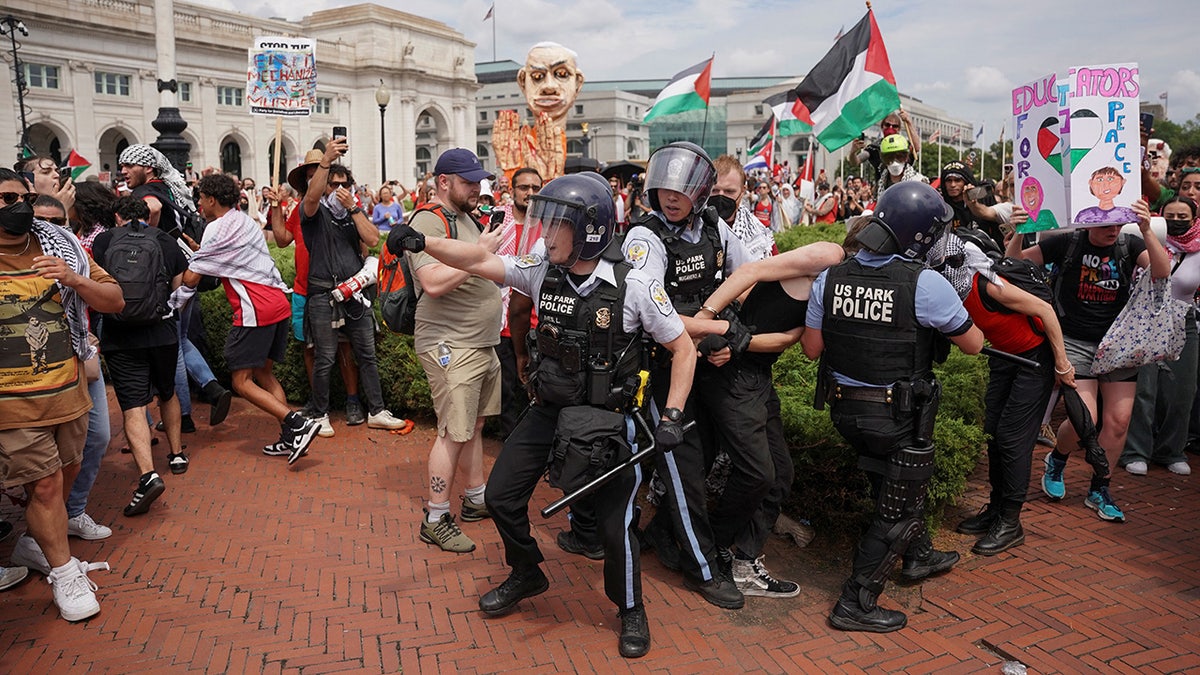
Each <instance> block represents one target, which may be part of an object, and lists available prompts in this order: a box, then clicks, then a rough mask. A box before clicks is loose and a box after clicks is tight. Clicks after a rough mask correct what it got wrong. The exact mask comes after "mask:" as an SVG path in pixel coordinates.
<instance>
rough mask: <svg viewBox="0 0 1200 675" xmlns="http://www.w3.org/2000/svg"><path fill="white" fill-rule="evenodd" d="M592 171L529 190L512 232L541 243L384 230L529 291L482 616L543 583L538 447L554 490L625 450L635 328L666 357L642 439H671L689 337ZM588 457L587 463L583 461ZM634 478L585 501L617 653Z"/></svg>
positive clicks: (633, 582) (626, 604)
mask: <svg viewBox="0 0 1200 675" xmlns="http://www.w3.org/2000/svg"><path fill="white" fill-rule="evenodd" d="M594 175H595V174H587V173H584V174H576V175H568V176H563V177H561V178H556V179H555V180H553V181H551V182H550V183H548V184H547V185H546V187H544V188H542V190H541V191H540V192H538V193H537V194H534V195H532V196H530V198H529V202H530V205H529V224H530V226H531V227H530V228H529V229H527V230H526V232H527V233H534V232H537V231H540V232H542V233H543V234H544V242H545V243H544V245H543V246H540V247H537V248H535V249H533V250H535V252H534V253H529V254H526V255H523V256H515V255H508V256H497V255H495V254H493V253H490V252H489V251H488V250H487V249H486V248H484V247H483V246H480V245H478V244H474V243H471V242H466V241H456V240H453V239H449V238H440V237H439V238H434V237H429V238H426V237H425V236H424V235H422V234H421V233H419V232H417V231H415V230H412V229H410V228H407V227H403V228H400V229H399V230H398V231H396V232H395V233H394V234H393V235H392V236H390V237H389V238H388V245H389V247H391V248H392V250H393V251H399V250H401V249H403V250H408V251H414V252H419V251H422V250H423V251H424V252H425V253H426V254H428V255H430V256H432V257H434V258H436V259H438V260H440V261H442V262H443V263H444V264H446V265H448V266H450V267H453V268H456V269H461V270H464V271H466V272H470V273H471V274H473V275H479V276H481V277H483V278H485V279H489V280H491V281H494V282H495V283H497V284H505V285H508V286H511V287H512V288H513V289H515V290H517V291H519V292H520V293H523V294H527V295H529V296H530V297H532V298H533V299H534V302H535V303H536V306H537V308H538V319H539V323H538V328H537V338H536V345H537V348H536V357H535V362H534V363H535V365H534V374H533V376H532V383H533V384H532V389H533V392H534V394H535V403H534V405H533V406H532V407H531V408H530V409H529V411H528V412H527V413H526V414H525V416H524V417H523V418H522V419H521V421H520V422H519V423H518V424H517V427H516V428H515V429H514V430H513V432H512V433H511V434H510V435H509V436H508V438H507V439H506V440H505V442H504V449H503V450H502V451H501V453H500V456H499V457H498V458H497V460H496V465H495V466H494V467H493V468H492V475H491V480H490V481H489V482H488V487H487V504H488V508H489V510H490V511H491V513H492V519H493V521H494V522H495V524H496V529H497V530H498V531H499V532H500V537H501V539H502V540H503V542H504V551H505V560H506V562H507V563H508V565H509V566H510V567H511V568H512V572H511V573H510V574H509V577H508V578H507V579H506V580H505V581H504V582H503V583H501V584H500V585H499V586H498V587H497V588H495V589H493V590H491V591H489V592H488V593H486V594H484V596H483V597H482V598H480V600H479V608H480V610H482V611H483V612H484V613H485V614H487V615H488V616H498V615H501V614H504V613H506V612H508V611H509V610H511V609H512V608H513V607H515V606H516V605H517V603H518V602H520V601H521V600H523V599H525V598H529V597H533V596H535V595H539V594H541V593H543V592H545V591H546V590H547V588H549V585H550V584H549V581H548V580H547V579H546V575H545V574H544V573H543V572H542V570H541V568H540V565H541V563H542V561H543V560H544V558H543V556H542V552H541V550H540V549H539V548H538V545H537V542H536V541H535V540H534V538H533V537H532V536H531V534H530V524H529V513H528V505H529V500H530V497H531V496H532V495H533V491H534V488H535V487H536V486H537V484H538V482H539V480H540V479H541V477H542V475H543V473H545V471H546V458H547V455H548V454H551V455H552V457H553V460H552V462H553V463H552V465H551V469H550V473H551V478H552V480H553V481H555V482H558V483H559V487H561V488H562V489H563V490H564V491H573V490H575V489H577V488H578V487H580V486H581V485H582V484H583V483H586V482H587V481H588V480H590V478H592V477H594V476H595V475H599V474H600V473H602V472H603V471H605V470H607V469H608V468H609V467H611V466H615V465H617V464H618V463H620V462H621V461H623V460H625V459H626V458H628V457H630V456H632V453H633V445H632V444H633V438H632V433H631V431H632V429H633V421H632V420H631V419H630V418H629V414H630V412H631V411H630V407H631V405H632V404H633V397H634V393H635V392H636V390H637V388H638V383H639V381H640V378H639V375H638V371H639V369H640V367H641V361H642V357H641V351H642V349H643V343H642V340H641V336H642V334H643V333H645V334H646V335H647V336H648V337H649V338H650V339H651V340H653V341H655V342H657V343H658V344H660V345H662V346H664V347H665V349H666V350H667V351H668V352H669V353H670V359H671V361H672V364H673V366H674V368H673V369H672V370H671V371H669V377H668V381H667V382H666V383H663V388H664V389H665V390H666V391H667V395H666V399H665V402H666V405H667V407H666V408H664V409H663V411H662V413H661V415H660V416H659V417H660V418H661V419H660V421H659V422H658V428H657V430H656V431H655V434H654V438H655V444H656V447H657V449H658V450H659V451H660V452H661V453H662V454H666V455H672V454H673V451H674V450H675V449H676V448H677V447H678V446H679V444H680V442H681V441H682V439H683V426H682V423H683V420H682V418H681V417H682V413H681V412H680V410H681V409H682V408H683V407H684V403H685V401H686V400H687V396H688V391H689V388H690V386H691V380H692V371H693V369H694V368H695V364H696V350H695V347H694V346H693V345H692V341H691V339H690V338H689V337H688V334H687V332H686V331H685V330H684V327H683V322H682V321H681V320H680V319H679V317H678V315H676V313H675V310H674V308H673V307H672V306H671V303H670V300H669V299H668V298H667V294H666V291H665V289H664V288H663V284H662V281H661V280H660V279H658V278H657V277H655V276H654V275H652V274H650V273H649V272H647V271H645V270H637V269H634V268H633V267H632V266H631V265H629V264H628V263H626V262H624V260H623V257H622V255H621V252H620V249H619V248H617V247H616V246H615V245H614V244H613V241H614V240H613V236H614V233H615V230H616V219H615V217H614V208H613V200H612V193H611V192H610V188H609V187H608V185H607V184H606V183H605V182H604V181H603V179H600V180H597V179H595V178H593V176H594ZM523 250H529V246H527V247H523ZM543 250H544V253H543V252H541V251H543ZM597 449H600V450H597ZM551 450H553V452H552V453H551ZM597 452H599V453H600V454H597ZM597 457H598V458H601V459H600V461H598V462H592V461H591V460H592V458H597ZM556 465H557V466H556ZM577 465H578V466H580V467H581V469H582V470H579V471H577V470H576V468H577ZM555 476H557V478H555ZM573 478H578V480H572V479H573ZM641 478H642V473H641V468H640V467H638V466H633V467H631V468H630V469H629V470H628V471H626V472H624V473H621V474H619V475H618V476H617V478H615V479H614V480H612V481H611V482H608V483H606V484H604V485H603V486H602V487H601V488H599V490H598V491H597V492H595V493H593V495H590V496H588V497H586V498H585V499H586V502H587V504H588V507H589V511H590V512H591V513H592V515H594V516H595V519H596V526H597V533H598V540H599V541H600V542H601V543H602V544H603V548H604V589H605V594H606V595H607V596H608V598H609V599H610V600H611V601H612V602H613V603H614V604H616V605H617V608H618V609H619V611H620V619H621V635H620V639H619V642H618V649H619V652H620V654H621V656H624V657H627V658H637V657H640V656H643V655H645V654H646V652H647V651H648V650H649V648H650V628H649V625H648V623H647V620H646V611H645V608H644V605H643V602H642V593H641V565H640V552H639V547H638V539H637V537H636V526H637V514H638V508H637V506H636V505H635V502H636V495H637V489H638V486H639V485H640V483H641Z"/></svg>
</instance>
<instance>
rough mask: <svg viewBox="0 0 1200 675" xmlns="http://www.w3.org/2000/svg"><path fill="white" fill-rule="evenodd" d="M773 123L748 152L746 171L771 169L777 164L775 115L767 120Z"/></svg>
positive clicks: (744, 167)
mask: <svg viewBox="0 0 1200 675" xmlns="http://www.w3.org/2000/svg"><path fill="white" fill-rule="evenodd" d="M767 123H768V124H770V125H771V127H770V129H768V130H767V133H766V134H764V135H763V137H762V138H761V139H760V140H759V142H758V144H757V145H754V146H752V147H751V148H750V150H749V151H748V152H747V153H746V163H745V164H744V165H743V166H742V168H743V169H745V170H746V171H752V170H754V169H767V170H768V171H769V170H771V168H773V167H774V166H775V117H774V116H772V117H771V119H769V120H767Z"/></svg>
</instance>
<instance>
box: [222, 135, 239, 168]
mask: <svg viewBox="0 0 1200 675" xmlns="http://www.w3.org/2000/svg"><path fill="white" fill-rule="evenodd" d="M221 172H222V173H231V174H234V175H235V176H241V175H242V144H241V143H239V142H238V140H237V139H236V138H234V137H233V136H226V137H225V138H224V140H222V141H221Z"/></svg>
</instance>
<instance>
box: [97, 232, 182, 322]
mask: <svg viewBox="0 0 1200 675" xmlns="http://www.w3.org/2000/svg"><path fill="white" fill-rule="evenodd" d="M112 233H113V235H112V239H111V240H109V242H108V249H107V250H106V251H105V252H104V262H103V266H104V269H105V270H107V271H108V273H109V274H110V275H112V278H113V279H116V280H117V283H119V284H120V285H121V293H122V295H124V296H125V308H124V309H122V310H121V311H120V312H118V313H116V314H110V315H109V316H111V317H112V318H114V319H116V320H117V321H121V322H123V323H127V324H133V325H149V324H154V323H158V322H159V321H162V319H163V317H165V316H167V315H168V314H170V312H171V307H170V304H169V301H170V299H171V277H170V275H168V274H167V266H166V259H165V258H164V256H163V251H162V247H161V246H159V243H158V238H157V237H155V236H154V233H153V231H150V230H149V228H148V227H147V226H145V225H144V224H141V223H138V224H136V225H135V224H132V223H131V224H130V225H129V226H127V227H119V228H116V229H114V230H113V231H112Z"/></svg>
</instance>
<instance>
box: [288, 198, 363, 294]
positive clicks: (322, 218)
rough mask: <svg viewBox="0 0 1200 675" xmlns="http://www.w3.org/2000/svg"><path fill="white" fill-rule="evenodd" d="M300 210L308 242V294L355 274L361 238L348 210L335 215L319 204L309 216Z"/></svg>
mask: <svg viewBox="0 0 1200 675" xmlns="http://www.w3.org/2000/svg"><path fill="white" fill-rule="evenodd" d="M297 208H299V209H301V211H300V231H301V233H302V234H303V235H304V243H305V245H306V246H308V292H309V295H310V296H311V295H315V294H316V293H318V292H320V291H323V290H329V289H331V288H333V287H334V286H336V285H338V284H339V283H341V282H343V281H345V280H346V279H349V278H350V277H352V276H354V275H355V274H358V271H359V270H360V269H362V265H363V261H362V256H361V254H360V252H359V251H360V248H359V247H360V245H361V243H362V240H361V239H360V238H359V236H358V229H357V228H355V226H354V221H353V219H352V216H351V215H350V214H346V217H345V218H340V219H338V218H334V217H333V213H331V212H330V211H329V209H328V208H327V207H326V206H325V205H324V204H322V205H321V206H320V207H318V208H317V212H316V213H314V214H313V215H312V216H306V215H305V214H304V211H303V209H304V205H303V204H301V205H300V206H298V207H297Z"/></svg>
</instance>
